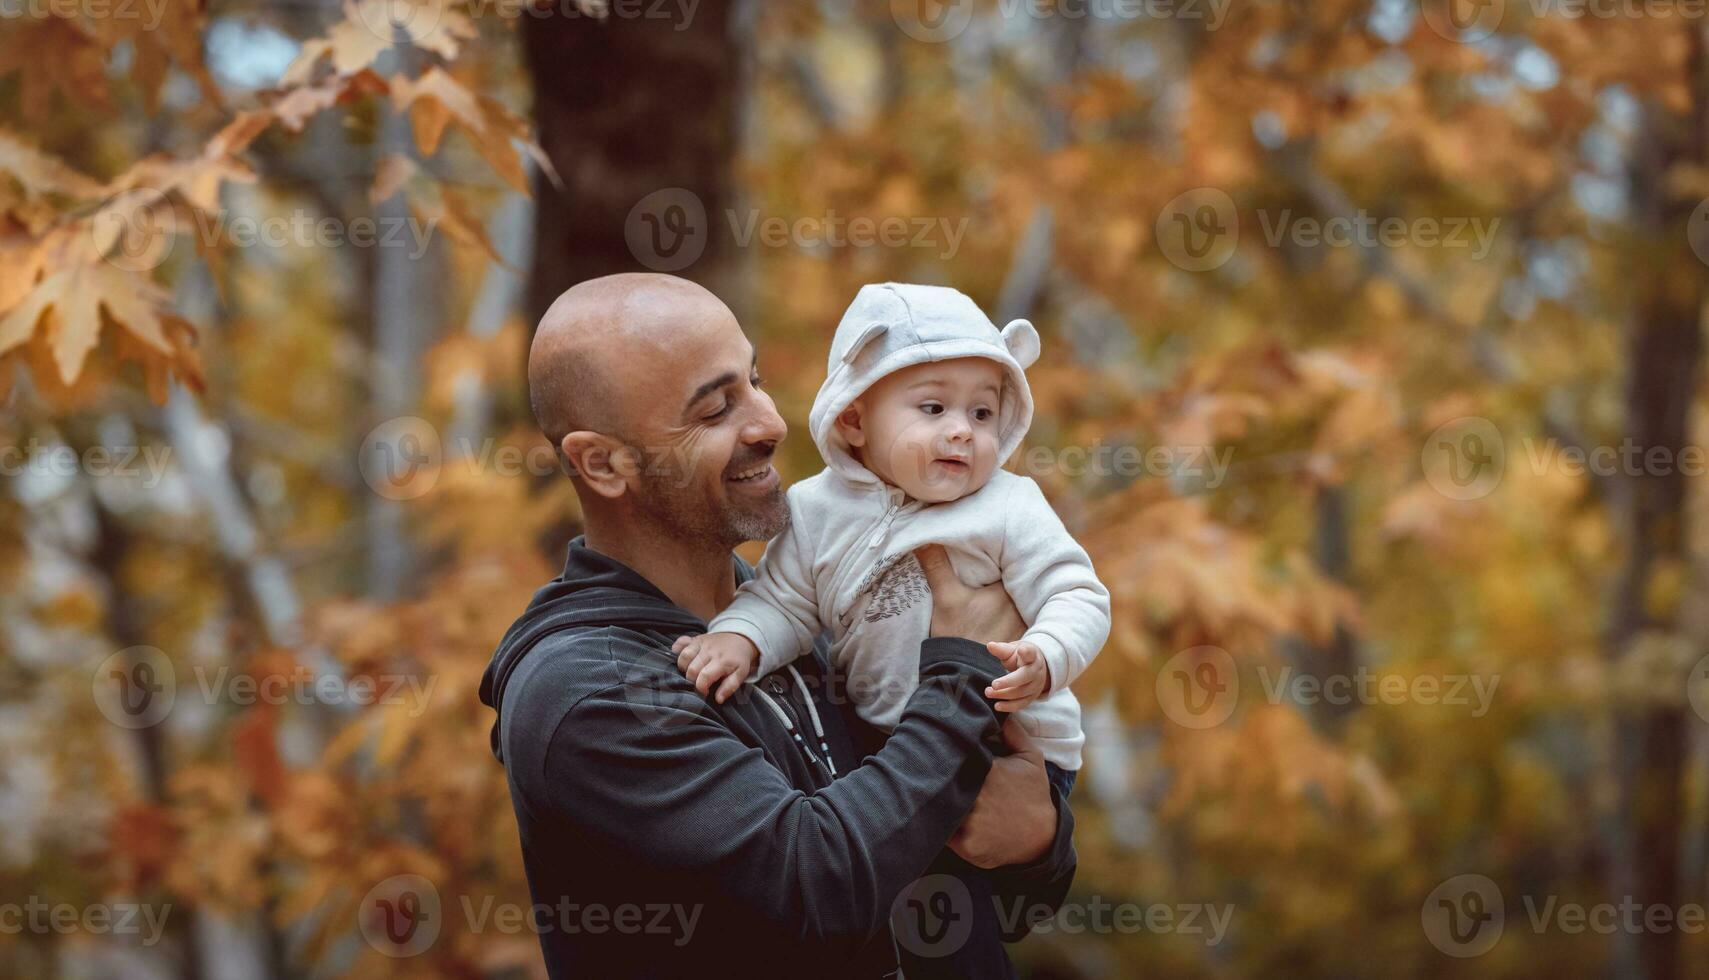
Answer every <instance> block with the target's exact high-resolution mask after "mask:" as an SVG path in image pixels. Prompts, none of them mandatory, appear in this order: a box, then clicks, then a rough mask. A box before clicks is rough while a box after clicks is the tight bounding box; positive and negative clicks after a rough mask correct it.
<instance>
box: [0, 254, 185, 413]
mask: <svg viewBox="0 0 1709 980" xmlns="http://www.w3.org/2000/svg"><path fill="white" fill-rule="evenodd" d="M165 299H166V296H165V294H164V292H163V291H162V290H161V289H160V287H158V286H156V285H155V284H154V283H153V282H151V281H149V280H147V279H145V278H142V277H141V276H136V275H132V274H130V273H127V272H124V271H122V270H120V269H118V268H116V267H114V266H112V265H107V264H96V265H79V266H73V267H71V268H69V269H62V270H61V271H59V272H56V273H54V274H53V275H50V276H48V277H47V278H46V279H43V280H42V281H41V283H40V284H38V285H37V286H36V288H35V290H34V291H32V292H31V293H30V295H29V296H28V297H27V298H25V300H24V301H23V302H22V303H21V304H19V305H18V307H17V308H16V309H14V310H13V311H12V312H10V313H8V314H6V316H5V318H4V319H0V353H5V352H6V351H8V350H10V349H11V348H13V347H16V346H17V345H19V344H21V343H23V342H24V341H25V340H28V339H29V338H30V336H31V335H32V334H34V333H35V329H36V325H37V324H38V323H39V322H41V320H42V318H43V316H44V315H45V314H47V313H49V312H50V311H51V312H52V313H53V319H54V331H53V333H52V335H51V337H50V342H51V346H52V348H53V358H54V364H55V366H57V367H58V369H59V377H60V380H61V381H62V382H64V383H65V384H68V385H69V384H71V383H72V382H74V381H76V380H77V375H78V373H79V372H81V371H82V370H83V362H84V361H85V360H86V359H87V358H88V356H89V352H90V351H91V350H93V349H94V347H95V344H96V342H97V341H98V340H99V339H100V336H101V312H102V310H105V311H106V313H107V315H108V316H109V317H111V318H112V320H113V322H114V323H115V324H117V325H118V326H120V327H122V328H123V329H125V330H126V331H127V332H128V333H130V334H131V335H132V336H134V337H136V338H137V339H139V340H141V341H143V342H144V343H146V344H148V345H149V346H151V347H153V348H155V349H156V350H158V351H160V352H161V353H164V354H170V353H172V345H171V344H170V342H168V341H167V339H166V335H165V333H164V332H163V330H162V326H161V319H160V314H159V312H158V311H157V306H158V305H159V304H161V303H163V302H164V301H165Z"/></svg>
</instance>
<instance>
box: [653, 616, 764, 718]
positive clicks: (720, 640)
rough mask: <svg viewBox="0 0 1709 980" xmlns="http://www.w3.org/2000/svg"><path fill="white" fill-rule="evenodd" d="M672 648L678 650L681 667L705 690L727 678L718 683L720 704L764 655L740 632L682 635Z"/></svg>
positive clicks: (697, 687) (736, 689) (736, 688)
mask: <svg viewBox="0 0 1709 980" xmlns="http://www.w3.org/2000/svg"><path fill="white" fill-rule="evenodd" d="M671 652H672V653H674V654H676V666H677V669H678V670H680V671H682V673H683V676H684V677H687V678H688V680H689V683H691V684H693V685H694V688H695V690H697V691H699V692H700V693H701V694H705V693H707V692H708V691H710V690H712V685H714V684H718V682H719V681H720V680H722V681H723V682H724V683H722V684H718V695H717V701H718V703H719V704H723V703H724V701H725V700H726V699H728V698H729V697H730V695H732V694H735V693H736V691H738V690H739V689H741V686H742V682H743V681H745V680H747V679H748V675H749V674H751V673H753V671H754V665H755V664H756V663H758V662H759V656H760V651H759V648H758V647H756V646H754V644H753V642H752V641H751V640H749V639H748V638H747V637H745V636H743V635H742V634H740V633H702V634H700V635H699V636H679V637H677V638H676V642H675V643H673V644H671Z"/></svg>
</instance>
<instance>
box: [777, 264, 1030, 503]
mask: <svg viewBox="0 0 1709 980" xmlns="http://www.w3.org/2000/svg"><path fill="white" fill-rule="evenodd" d="M1038 351H1039V343H1038V331H1037V330H1034V329H1033V325H1032V324H1031V323H1029V322H1027V321H1026V320H1015V321H1014V322H1012V323H1010V324H1009V325H1008V326H1006V327H1004V328H1003V329H1002V330H1001V331H999V330H998V329H997V327H996V326H995V325H994V324H992V322H991V319H990V318H989V317H987V316H986V315H985V313H984V312H983V311H982V310H980V309H979V307H978V305H976V304H975V303H974V302H973V300H971V299H969V298H968V297H967V296H966V295H964V294H962V293H961V292H959V291H957V290H954V289H950V288H948V287H945V286H915V285H909V284H906V283H894V282H887V283H883V284H882V285H870V286H862V287H861V290H860V292H859V293H857V294H856V295H855V298H854V302H853V303H851V304H849V309H848V312H847V313H844V314H843V320H842V322H841V323H839V324H838V325H837V334H836V337H835V338H833V339H832V341H831V357H830V362H829V364H828V365H827V366H826V376H825V383H824V384H823V385H821V386H820V388H819V394H818V396H817V397H816V398H814V400H813V411H812V412H811V413H810V414H809V415H808V416H807V429H808V431H809V432H811V433H812V435H813V443H814V444H815V445H817V446H818V447H819V454H820V455H821V456H823V457H824V458H825V465H826V466H829V467H830V468H831V469H832V470H834V471H836V472H837V473H838V474H839V475H841V476H843V477H845V478H847V479H849V480H851V481H853V482H855V483H877V482H879V480H878V477H876V476H874V475H873V474H872V472H871V471H870V470H868V469H867V468H866V467H865V466H862V465H861V463H860V461H859V460H858V459H856V458H855V457H854V455H853V454H852V453H851V452H850V450H849V445H848V443H847V442H845V441H844V439H843V437H842V435H841V434H840V433H838V432H837V426H836V419H837V416H839V415H841V414H842V413H843V410H844V409H846V408H848V407H849V403H850V402H853V401H854V400H855V399H856V398H859V397H860V395H861V393H862V392H864V391H866V389H868V388H870V387H871V386H872V384H873V382H875V381H877V380H878V379H879V378H882V377H884V376H885V375H887V374H892V373H894V372H896V371H899V370H901V369H903V368H905V367H912V366H913V365H915V364H921V363H924V362H926V361H947V360H950V359H952V358H957V357H984V358H989V359H991V360H993V361H996V362H997V363H998V364H1001V365H1002V366H1003V370H1004V384H1003V395H1002V404H1001V405H1000V406H999V408H998V411H997V427H998V437H997V462H998V465H999V466H1000V465H1002V463H1003V462H1004V461H1006V460H1007V459H1008V458H1009V457H1010V456H1011V455H1013V454H1014V452H1015V450H1016V449H1018V448H1019V447H1020V445H1021V439H1022V438H1023V437H1025V436H1026V434H1027V427H1028V426H1030V425H1032V418H1033V396H1032V389H1031V388H1030V387H1028V386H1027V373H1026V369H1027V368H1028V367H1029V366H1031V365H1032V363H1033V362H1034V361H1036V360H1038Z"/></svg>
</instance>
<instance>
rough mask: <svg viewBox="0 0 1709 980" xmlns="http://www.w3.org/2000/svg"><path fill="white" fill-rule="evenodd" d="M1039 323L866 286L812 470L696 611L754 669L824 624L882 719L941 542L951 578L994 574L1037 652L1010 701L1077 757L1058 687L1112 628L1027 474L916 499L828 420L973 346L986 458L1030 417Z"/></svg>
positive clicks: (1013, 438) (985, 580) (843, 346)
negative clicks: (1043, 692) (714, 607)
mask: <svg viewBox="0 0 1709 980" xmlns="http://www.w3.org/2000/svg"><path fill="white" fill-rule="evenodd" d="M1038 351H1039V342H1038V332H1037V331H1035V330H1034V329H1033V326H1032V324H1031V323H1028V322H1027V321H1025V320H1016V321H1015V322H1013V323H1011V324H1009V325H1008V326H1007V327H1005V328H1004V329H1003V331H1002V332H1001V333H999V332H998V330H997V328H996V327H995V326H994V325H993V324H992V323H991V321H990V319H989V318H987V317H986V316H985V314H984V313H983V312H981V311H980V309H979V307H978V306H977V305H975V304H974V303H973V301H972V300H971V299H969V298H967V297H966V296H964V295H963V294H961V293H959V292H957V291H956V290H953V289H947V288H944V287H942V286H913V285H902V284H897V283H885V284H883V285H871V286H865V287H863V288H862V289H861V291H860V293H859V294H858V295H856V297H855V300H854V302H853V303H852V304H851V305H850V306H849V309H848V312H847V313H845V314H844V315H843V320H842V323H841V324H839V325H838V327H837V334H836V337H835V339H833V340H832V342H831V356H830V365H829V368H828V376H827V377H826V378H825V383H824V385H823V386H822V387H820V389H819V395H818V397H817V398H816V399H815V400H814V402H813V410H812V413H811V414H810V415H809V416H808V429H809V430H810V431H811V432H812V434H813V441H814V443H815V444H816V445H818V447H819V452H820V454H821V455H823V456H824V458H825V463H826V468H825V469H824V470H823V471H821V472H820V473H819V474H818V475H816V476H813V477H811V478H809V479H806V480H802V481H801V482H799V483H797V484H795V485H794V486H792V487H790V488H789V493H788V499H789V508H790V525H789V528H788V529H787V530H785V531H784V532H783V533H782V534H780V535H778V536H777V537H776V538H773V539H772V541H771V543H770V544H769V545H767V547H766V552H765V557H764V558H762V559H761V560H760V564H759V568H758V569H757V571H756V574H755V575H754V577H753V579H752V580H750V581H749V582H748V583H746V584H745V585H743V586H742V588H741V589H740V590H738V592H737V593H736V598H735V600H734V601H733V602H732V603H731V604H730V605H729V607H728V608H726V609H725V610H724V611H723V612H722V613H720V614H719V615H718V616H717V617H715V618H714V619H713V620H712V622H711V623H710V624H709V625H708V629H709V630H711V631H722V632H730V633H740V634H742V635H743V636H745V637H747V638H748V639H749V640H751V641H753V643H754V645H755V646H756V647H758V648H759V650H760V665H759V669H758V670H756V671H755V672H754V674H753V678H756V679H757V678H759V677H762V676H764V675H766V674H768V673H770V672H771V671H773V670H776V669H777V668H779V667H781V666H782V665H784V664H785V663H788V662H789V661H791V660H793V659H795V658H796V657H798V656H800V655H801V654H803V653H805V652H806V651H807V650H808V649H810V648H811V646H812V643H813V638H814V637H815V636H817V635H818V634H819V633H820V632H821V631H822V630H824V629H827V628H828V629H830V630H831V632H832V637H833V639H832V644H831V656H832V657H833V658H834V659H835V660H836V662H837V665H838V666H839V667H840V668H841V669H842V670H843V671H844V672H845V675H846V676H847V678H848V684H849V695H850V697H851V698H852V699H853V700H854V702H855V709H856V711H857V713H858V714H859V715H860V716H861V717H862V718H864V719H865V720H867V721H868V722H870V723H872V724H874V725H876V726H878V727H880V728H883V729H885V730H890V729H893V728H895V727H896V724H897V722H899V721H900V720H901V717H902V708H903V706H904V705H905V704H906V703H907V701H908V697H909V695H910V694H912V693H913V690H914V687H915V685H916V684H917V683H918V679H919V647H920V643H921V641H923V640H924V639H925V638H926V637H927V636H928V635H929V634H930V629H931V593H930V591H929V590H928V589H927V587H926V581H925V576H924V574H923V573H922V572H921V570H920V565H919V562H918V561H916V560H915V558H914V555H913V552H914V549H916V548H919V547H921V546H923V545H927V544H933V543H936V544H941V545H943V546H944V548H945V550H947V551H948V553H949V559H950V564H951V565H952V566H953V567H954V568H955V571H956V574H957V575H958V576H960V578H961V580H962V581H964V582H966V583H968V584H969V585H973V586H981V585H988V584H990V583H993V582H998V581H1000V582H1002V583H1003V587H1004V588H1005V589H1006V590H1007V591H1008V593H1009V595H1010V597H1011V598H1013V599H1014V602H1015V606H1016V608H1018V609H1019V610H1020V613H1021V616H1022V618H1023V619H1025V620H1026V622H1027V624H1028V629H1027V632H1026V635H1025V637H1024V638H1025V639H1027V640H1029V641H1031V642H1033V643H1035V644H1037V645H1038V647H1039V649H1040V650H1042V651H1043V652H1044V660H1045V663H1046V664H1047V665H1048V666H1049V669H1050V693H1049V694H1048V695H1047V696H1045V697H1043V698H1040V699H1039V700H1038V701H1036V702H1034V703H1033V704H1032V705H1031V706H1029V707H1027V708H1024V709H1022V710H1021V711H1020V712H1018V713H1017V715H1016V717H1017V718H1018V719H1019V721H1020V723H1021V725H1022V726H1023V727H1024V728H1025V729H1026V730H1027V731H1028V732H1029V733H1030V734H1031V735H1032V736H1033V738H1034V739H1035V740H1037V742H1038V743H1039V747H1040V749H1041V750H1042V751H1043V753H1044V757H1045V758H1046V759H1048V760H1049V761H1051V762H1053V763H1055V764H1056V765H1058V766H1060V767H1062V768H1063V769H1079V768H1080V747H1081V745H1082V744H1083V743H1084V742H1085V736H1084V734H1083V733H1082V732H1081V730H1080V704H1079V702H1078V701H1076V700H1075V698H1074V694H1073V693H1072V692H1071V691H1070V690H1069V689H1068V685H1070V684H1071V683H1073V682H1074V679H1075V678H1077V677H1079V676H1080V673H1081V672H1082V671H1084V670H1085V669H1086V665H1087V664H1089V663H1091V661H1092V658H1093V657H1094V656H1096V655H1097V653H1098V650H1099V649H1100V648H1101V647H1102V646H1103V644H1104V640H1105V639H1106V638H1108V636H1109V632H1110V594H1109V591H1108V590H1107V589H1105V588H1104V586H1103V584H1102V583H1100V582H1099V581H1098V577H1097V575H1096V574H1095V573H1094V572H1093V570H1092V562H1091V559H1090V558H1088V557H1087V556H1086V552H1085V550H1084V549H1082V548H1081V547H1080V545H1079V544H1077V543H1076V542H1075V541H1074V538H1073V537H1072V536H1070V535H1069V533H1068V530H1067V529H1066V528H1064V527H1063V526H1062V521H1061V520H1060V519H1059V518H1058V517H1057V516H1056V513H1055V511H1053V510H1052V509H1051V507H1050V503H1049V502H1048V501H1046V500H1045V497H1044V494H1043V493H1042V492H1041V491H1040V490H1039V488H1038V485H1037V484H1036V483H1034V482H1033V481H1032V480H1030V479H1028V478H1026V477H1023V476H1017V475H1015V474H1013V473H1010V472H1007V471H1005V470H1002V469H998V470H996V471H995V472H993V473H992V475H991V479H990V480H988V481H987V482H986V484H985V485H984V486H983V487H981V488H980V489H978V490H976V491H974V492H973V493H970V494H968V495H967V496H965V497H962V498H960V499H959V500H952V501H948V502H945V503H935V504H934V503H922V502H921V501H918V500H914V499H912V498H910V497H908V496H907V495H906V494H905V493H904V492H903V491H902V490H900V489H898V488H896V487H892V486H889V485H887V484H885V483H884V482H883V481H881V480H880V479H879V478H878V477H877V476H874V475H873V473H872V472H871V471H870V470H868V469H867V468H866V467H864V466H862V465H861V464H860V462H859V461H858V460H856V459H855V457H854V456H853V455H851V453H850V451H849V446H848V444H847V443H846V442H844V440H843V438H842V436H841V435H840V434H839V433H838V432H837V427H836V424H835V423H836V418H837V416H838V415H840V414H842V412H843V410H844V409H845V408H847V407H848V406H849V403H850V402H852V401H854V400H855V399H856V398H857V397H859V396H860V394H861V393H862V392H864V391H865V390H866V389H867V388H868V387H870V386H871V385H872V384H873V382H875V381H877V380H878V379H880V378H882V377H884V376H885V375H887V374H890V373H892V372H895V371H897V370H900V369H902V368H905V367H909V366H912V365H915V364H919V363H922V362H925V361H945V360H950V359H952V358H958V357H985V358H990V359H991V360H993V361H996V362H997V363H998V364H1000V365H1002V366H1003V368H1004V370H1005V375H1006V377H1005V382H1004V385H1003V393H1002V401H1001V404H1000V406H999V408H998V414H997V418H998V440H999V441H998V449H997V458H998V461H999V463H1000V462H1001V461H1003V460H1006V459H1008V458H1009V457H1010V456H1011V455H1012V454H1013V453H1014V451H1015V449H1016V448H1017V447H1019V446H1020V443H1021V438H1022V437H1023V436H1024V435H1026V431H1027V427H1028V426H1029V425H1030V424H1031V423H1032V413H1033V402H1032V391H1031V389H1030V388H1029V387H1028V386H1027V376H1026V372H1025V368H1026V366H1027V365H1030V364H1032V362H1033V361H1034V360H1036V359H1037V358H1038Z"/></svg>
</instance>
